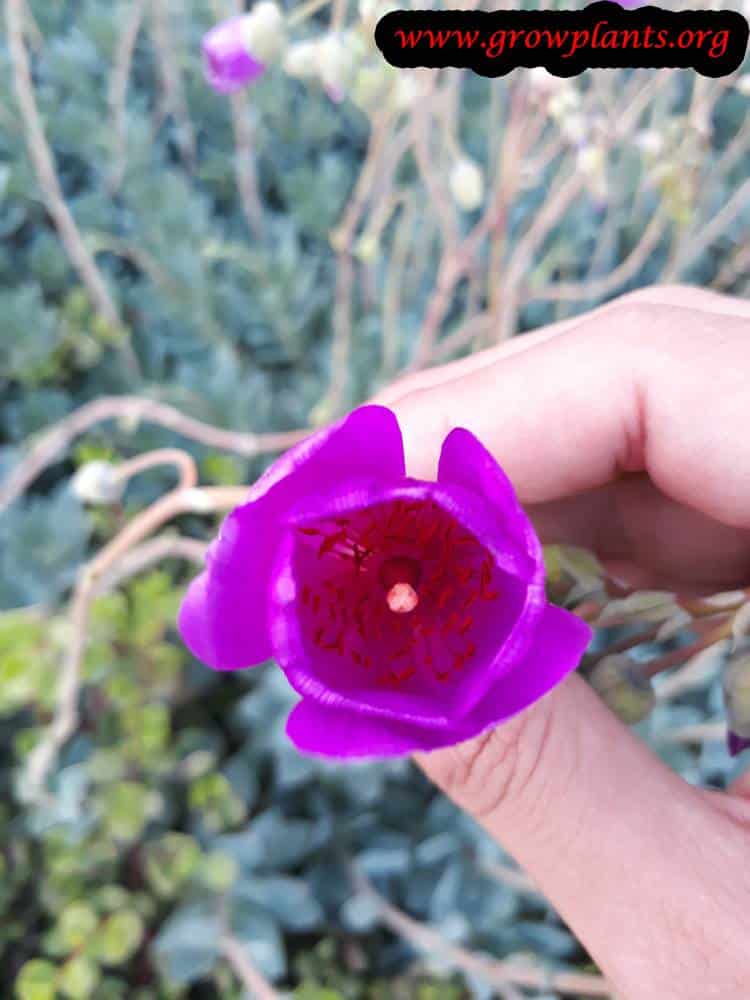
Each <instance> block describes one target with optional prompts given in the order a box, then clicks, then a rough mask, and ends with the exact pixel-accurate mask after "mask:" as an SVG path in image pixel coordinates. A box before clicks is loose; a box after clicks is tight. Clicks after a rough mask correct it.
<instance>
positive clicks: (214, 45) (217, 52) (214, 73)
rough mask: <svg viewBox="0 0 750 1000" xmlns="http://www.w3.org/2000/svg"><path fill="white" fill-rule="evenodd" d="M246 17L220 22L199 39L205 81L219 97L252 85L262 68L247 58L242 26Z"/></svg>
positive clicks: (255, 61)
mask: <svg viewBox="0 0 750 1000" xmlns="http://www.w3.org/2000/svg"><path fill="white" fill-rule="evenodd" d="M249 16H250V15H247V14H243V15H241V16H239V17H232V18H230V19H229V20H228V21H222V22H221V23H220V24H217V25H216V27H214V28H212V29H211V30H210V31H209V32H208V33H207V34H206V35H205V36H204V38H203V62H204V67H205V72H206V79H207V80H208V82H209V83H210V84H211V86H212V87H213V88H214V90H217V91H218V92H219V93H220V94H231V93H232V92H233V91H235V90H239V89H240V88H241V87H244V86H245V84H246V83H252V81H253V80H256V79H257V78H258V77H259V76H260V75H261V74H262V73H263V72H264V70H265V68H266V67H265V65H264V63H262V62H259V61H258V60H257V59H255V58H254V57H253V56H252V55H251V54H250V52H249V51H248V49H247V45H246V43H245V32H244V26H245V25H246V23H247V20H248V17H249Z"/></svg>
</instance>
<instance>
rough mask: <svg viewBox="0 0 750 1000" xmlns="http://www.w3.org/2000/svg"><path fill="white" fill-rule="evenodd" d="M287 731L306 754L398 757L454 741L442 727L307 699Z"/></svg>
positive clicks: (295, 708) (342, 756)
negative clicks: (411, 723) (420, 724)
mask: <svg viewBox="0 0 750 1000" xmlns="http://www.w3.org/2000/svg"><path fill="white" fill-rule="evenodd" d="M286 733H287V736H288V737H289V739H290V740H291V741H292V743H294V745H295V746H296V747H297V749H298V750H301V751H302V752H303V753H309V754H315V755H317V756H322V757H338V758H345V757H397V756H401V755H403V754H408V753H412V752H414V751H415V750H435V749H436V748H437V747H440V746H445V745H446V744H447V743H450V742H454V741H452V740H451V738H450V736H447V735H446V731H445V730H442V729H420V728H419V727H417V726H410V725H408V724H407V723H403V722H396V721H393V720H391V719H383V718H376V717H374V716H365V715H358V714H357V713H356V712H351V711H348V710H346V709H340V708H334V707H332V706H330V705H321V704H320V703H319V702H315V701H310V700H309V699H307V698H303V699H302V701H301V702H299V703H298V704H297V705H296V706H295V707H294V708H293V709H292V712H291V714H290V716H289V719H288V720H287V724H286Z"/></svg>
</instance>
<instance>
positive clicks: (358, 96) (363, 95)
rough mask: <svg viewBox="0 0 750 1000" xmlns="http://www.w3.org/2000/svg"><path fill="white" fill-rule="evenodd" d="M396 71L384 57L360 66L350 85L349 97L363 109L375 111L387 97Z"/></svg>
mask: <svg viewBox="0 0 750 1000" xmlns="http://www.w3.org/2000/svg"><path fill="white" fill-rule="evenodd" d="M396 72H397V71H396V70H394V69H393V67H392V66H390V65H389V64H388V63H387V62H386V61H385V60H384V59H380V60H379V61H378V62H377V63H375V64H372V65H365V66H360V68H359V69H358V70H357V73H356V76H355V77H354V82H353V83H352V87H351V94H350V96H351V99H352V101H354V103H355V104H356V105H357V107H358V108H361V109H362V110H363V111H375V110H377V109H378V108H380V107H382V104H383V101H385V100H387V99H388V94H389V91H390V89H391V87H392V85H393V75H394V73H396Z"/></svg>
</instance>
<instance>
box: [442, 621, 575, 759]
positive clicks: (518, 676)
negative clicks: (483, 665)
mask: <svg viewBox="0 0 750 1000" xmlns="http://www.w3.org/2000/svg"><path fill="white" fill-rule="evenodd" d="M590 641H591V629H590V628H589V626H588V625H587V624H586V622H584V621H583V620H582V619H581V618H578V617H577V616H576V615H572V614H571V613H570V612H569V611H564V610H563V609H562V608H557V607H555V606H554V605H553V604H548V605H547V607H546V608H545V609H544V612H543V613H542V617H541V621H540V622H539V624H538V625H537V628H536V632H535V634H534V638H533V640H532V643H531V647H530V649H529V650H528V651H527V653H526V656H525V657H524V658H523V660H522V661H521V662H520V663H519V664H518V665H517V666H516V667H514V668H513V670H511V671H509V672H508V673H507V674H506V675H505V676H503V677H502V678H501V679H500V680H499V681H498V682H497V683H496V684H495V685H494V687H493V688H492V689H491V690H490V691H489V692H488V693H487V694H486V695H485V697H484V698H483V699H482V700H481V701H480V702H479V703H478V705H477V706H476V708H475V709H474V711H473V712H472V714H471V715H470V716H468V717H467V718H466V719H464V720H462V721H461V723H460V726H459V729H460V737H459V739H461V740H465V739H469V738H470V737H471V736H476V735H477V734H478V733H481V732H483V731H484V730H485V729H488V728H489V727H490V726H493V725H497V723H499V722H504V721H505V720H506V719H510V718H511V717H512V716H514V715H517V714H518V712H521V711H523V709H525V708H528V706H529V705H532V704H533V703H534V702H535V701H538V700H539V699H540V698H542V697H543V696H544V695H545V694H547V692H548V691H551V690H552V688H553V687H555V686H556V685H557V684H559V683H560V681H562V680H564V679H565V677H567V675H568V674H569V673H571V672H572V671H573V670H575V668H576V667H577V666H578V664H579V663H580V660H581V657H582V656H583V654H584V652H585V650H586V647H587V646H588V644H589V642H590ZM456 742H458V740H457V741H456Z"/></svg>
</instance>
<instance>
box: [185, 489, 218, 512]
mask: <svg viewBox="0 0 750 1000" xmlns="http://www.w3.org/2000/svg"><path fill="white" fill-rule="evenodd" d="M182 496H183V500H184V502H185V506H186V507H187V508H188V509H189V510H192V511H194V512H195V513H196V514H209V513H210V512H211V511H212V510H214V504H213V501H212V500H211V498H210V497H209V496H207V494H206V493H205V491H204V490H202V489H199V488H198V487H197V486H194V487H192V488H191V489H187V490H185V491H184V492H183V494H182Z"/></svg>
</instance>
